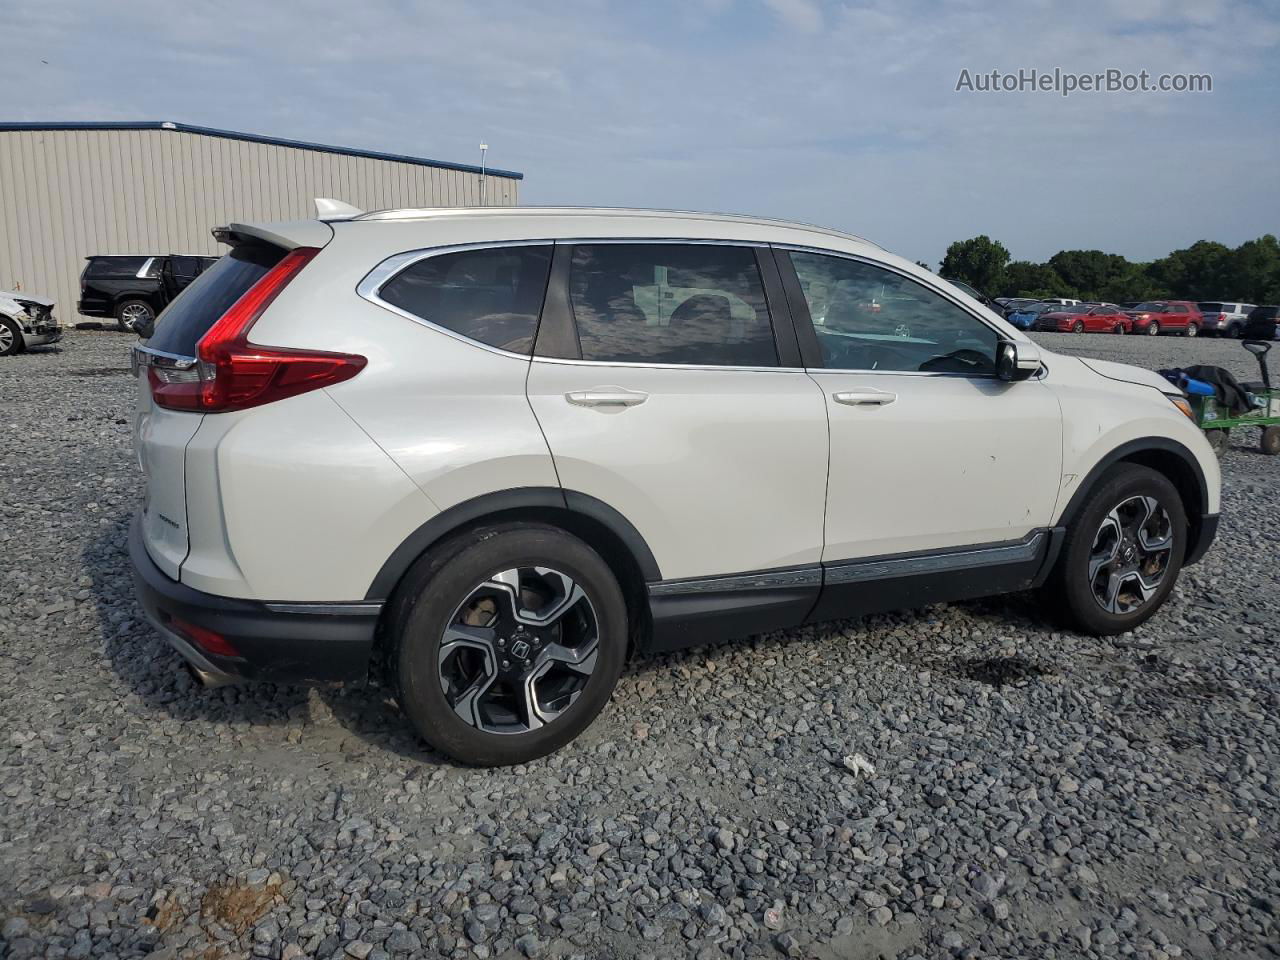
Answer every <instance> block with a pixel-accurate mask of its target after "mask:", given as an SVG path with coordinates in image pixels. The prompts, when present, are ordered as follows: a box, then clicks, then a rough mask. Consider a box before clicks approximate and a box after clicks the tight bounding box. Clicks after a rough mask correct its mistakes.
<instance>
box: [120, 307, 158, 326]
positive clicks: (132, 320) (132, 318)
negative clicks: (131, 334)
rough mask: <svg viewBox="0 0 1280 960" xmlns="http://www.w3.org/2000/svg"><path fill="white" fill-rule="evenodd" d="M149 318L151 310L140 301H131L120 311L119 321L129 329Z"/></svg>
mask: <svg viewBox="0 0 1280 960" xmlns="http://www.w3.org/2000/svg"><path fill="white" fill-rule="evenodd" d="M150 319H151V311H150V310H149V309H147V307H145V306H143V305H142V304H141V303H131V304H129V305H127V306H126V307H125V308H124V309H123V310H121V311H120V322H121V323H123V324H124V325H125V327H126V328H127V329H129V330H132V329H134V327H136V326H137V325H138V324H139V323H144V322H145V321H147V320H150Z"/></svg>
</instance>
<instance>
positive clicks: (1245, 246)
mask: <svg viewBox="0 0 1280 960" xmlns="http://www.w3.org/2000/svg"><path fill="white" fill-rule="evenodd" d="M1225 285H1226V290H1225V291H1223V292H1221V293H1215V294H1213V296H1215V297H1241V298H1242V299H1244V300H1248V301H1249V302H1251V303H1259V304H1261V303H1276V302H1277V301H1280V242H1277V241H1276V238H1275V236H1274V235H1273V234H1270V233H1268V234H1264V235H1263V236H1261V237H1259V238H1258V239H1257V240H1248V241H1246V242H1244V243H1242V244H1240V246H1238V247H1236V248H1235V249H1234V250H1233V251H1231V256H1230V259H1229V263H1228V266H1227V268H1226V284H1225Z"/></svg>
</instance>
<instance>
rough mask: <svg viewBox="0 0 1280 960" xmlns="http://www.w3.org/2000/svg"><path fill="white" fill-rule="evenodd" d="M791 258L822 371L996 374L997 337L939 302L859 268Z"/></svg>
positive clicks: (911, 283) (917, 287) (904, 281)
mask: <svg viewBox="0 0 1280 960" xmlns="http://www.w3.org/2000/svg"><path fill="white" fill-rule="evenodd" d="M790 256H791V263H792V265H793V266H794V267H795V271H796V275H797V276H798V277H799V280H800V287H801V289H802V290H803V291H804V296H805V301H806V303H807V304H808V306H809V316H810V318H811V320H812V321H813V326H814V330H815V331H816V332H817V335H818V344H819V346H820V348H821V350H822V361H823V366H824V367H826V368H828V369H833V370H885V371H912V372H917V371H919V372H925V373H959V374H965V375H969V376H992V375H994V374H995V369H996V366H995V361H996V347H997V343H998V341H999V337H998V335H997V334H996V331H995V330H993V329H992V328H991V327H988V326H987V325H986V324H985V323H982V322H981V321H980V320H978V319H977V318H976V317H974V316H973V315H972V314H970V313H969V312H968V311H966V310H964V309H962V308H961V307H959V306H957V305H956V304H954V303H952V302H951V301H950V300H948V299H946V298H945V297H943V296H942V295H941V294H938V293H935V292H934V291H932V290H930V289H929V288H928V287H926V286H924V285H923V284H920V283H917V282H916V281H915V280H912V279H910V278H909V277H906V276H903V275H902V274H899V273H894V272H893V271H891V270H886V269H884V268H882V267H877V266H873V265H872V264H869V263H864V262H862V261H860V260H850V259H848V258H845V257H837V256H829V255H827V254H818V253H799V252H793V253H792V254H791V255H790Z"/></svg>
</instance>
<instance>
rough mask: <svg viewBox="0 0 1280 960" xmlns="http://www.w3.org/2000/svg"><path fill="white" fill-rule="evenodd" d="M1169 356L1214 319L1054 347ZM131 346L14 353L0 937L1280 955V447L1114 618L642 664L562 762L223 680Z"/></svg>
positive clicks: (964, 608)
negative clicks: (171, 528) (163, 581)
mask: <svg viewBox="0 0 1280 960" xmlns="http://www.w3.org/2000/svg"><path fill="white" fill-rule="evenodd" d="M1043 339H1044V340H1045V341H1046V342H1051V343H1052V345H1053V346H1054V347H1065V348H1068V349H1072V350H1083V351H1086V352H1090V353H1094V354H1097V355H1102V356H1107V357H1113V358H1116V359H1124V360H1129V361H1132V362H1137V363H1141V364H1144V365H1147V366H1151V367H1159V366H1164V365H1169V364H1185V363H1188V362H1193V361H1195V360H1203V361H1206V362H1222V361H1224V360H1229V361H1231V366H1233V367H1234V368H1238V372H1239V373H1250V372H1251V371H1250V362H1249V359H1248V357H1246V356H1245V355H1244V353H1243V351H1241V350H1240V348H1239V346H1238V345H1236V344H1232V343H1226V342H1215V341H1208V340H1200V341H1186V340H1179V339H1165V338H1160V339H1158V340H1154V341H1151V340H1147V339H1145V338H1137V337H1131V338H1121V337H1104V336H1085V337H1070V336H1054V335H1047V336H1045V337H1044V338H1043ZM128 343H129V340H128V338H127V337H125V336H124V335H120V334H115V333H109V332H98V333H89V332H81V331H75V332H73V333H72V334H71V335H70V336H69V337H68V339H67V341H65V342H64V344H63V345H62V346H61V348H60V349H50V350H41V351H39V352H33V353H30V354H27V355H24V356H20V357H16V358H6V359H5V360H3V361H0V402H3V405H4V410H5V417H6V421H5V422H6V424H7V429H6V430H5V434H4V438H3V441H2V442H0V475H3V476H4V478H5V480H6V483H5V488H6V494H7V496H6V497H5V500H4V504H3V506H2V507H0V511H2V512H0V517H2V518H3V524H0V577H3V582H4V588H5V589H4V593H3V597H0V792H2V793H3V797H2V798H0V865H2V866H3V870H2V871H0V923H3V928H2V931H0V932H2V936H3V941H0V954H4V953H5V951H6V950H7V955H8V956H11V957H29V956H48V957H71V958H81V957H90V956H93V957H132V956H144V955H152V956H156V957H178V956H190V957H207V958H222V957H243V956H256V957H271V958H280V957H284V958H292V957H302V956H319V957H346V958H356V960H361V958H372V960H385V958H387V957H409V956H427V957H437V956H443V957H479V958H484V957H493V958H498V957H513V958H518V957H566V956H579V957H593V958H594V957H653V958H659V957H662V958H665V957H679V956H691V957H697V958H715V957H721V956H726V957H757V956H759V957H774V956H787V957H815V958H829V957H877V956H885V957H904V958H905V957H914V956H920V957H946V956H962V957H1015V956H1035V957H1077V956H1091V957H1092V956H1099V957H1111V956H1120V955H1132V956H1137V957H1143V958H1148V957H1149V958H1164V957H1208V956H1215V957H1257V956H1260V955H1265V954H1267V952H1268V951H1272V952H1273V953H1274V951H1275V949H1276V948H1275V944H1276V943H1277V942H1280V930H1278V928H1277V916H1276V914H1277V911H1280V857H1278V856H1277V836H1278V835H1280V818H1278V817H1277V799H1278V796H1280V756H1278V754H1277V742H1278V737H1277V732H1278V731H1277V717H1280V661H1278V659H1277V652H1276V649H1275V646H1274V644H1275V641H1276V639H1277V633H1278V632H1280V631H1278V629H1277V623H1278V620H1277V617H1278V615H1280V591H1278V590H1277V586H1278V584H1277V572H1278V571H1280V498H1277V495H1276V491H1277V489H1278V481H1280V472H1278V471H1280V462H1276V461H1273V460H1269V459H1266V458H1264V457H1262V456H1261V455H1259V454H1257V453H1255V452H1252V451H1251V450H1250V449H1248V448H1247V447H1246V446H1245V445H1244V444H1245V441H1246V439H1247V441H1248V443H1250V444H1251V443H1252V442H1253V438H1244V437H1241V446H1240V448H1238V449H1237V450H1235V451H1234V452H1233V453H1232V454H1231V455H1230V456H1229V457H1228V458H1227V460H1226V462H1225V473H1226V477H1225V510H1224V522H1223V526H1222V531H1221V534H1220V536H1219V540H1218V543H1217V545H1216V546H1215V547H1214V549H1213V551H1212V552H1211V553H1210V555H1209V556H1208V558H1207V559H1206V560H1205V562H1204V563H1202V564H1201V565H1200V566H1198V567H1196V568H1194V569H1192V570H1191V571H1189V572H1188V573H1187V575H1185V576H1184V578H1183V579H1182V580H1181V582H1180V585H1179V588H1178V590H1177V592H1176V594H1175V596H1174V598H1173V599H1172V600H1171V601H1170V603H1169V604H1168V605H1167V606H1166V607H1165V608H1164V610H1163V611H1162V612H1161V613H1160V614H1159V615H1158V616H1157V617H1156V618H1154V619H1153V620H1152V621H1151V622H1150V623H1149V624H1148V625H1146V626H1145V627H1143V628H1142V629H1141V630H1139V631H1137V632H1135V633H1133V634H1131V635H1127V636H1124V637H1120V638H1116V639H1113V640H1097V639H1092V638H1088V637H1082V636H1078V635H1075V634H1072V633H1059V632H1054V631H1053V630H1052V629H1051V628H1049V627H1046V626H1045V625H1044V624H1043V623H1042V622H1041V621H1040V620H1039V619H1038V618H1037V616H1036V612H1037V611H1036V609H1035V605H1034V601H1033V600H1032V599H1031V598H1028V597H1013V598H1007V599H1002V600H996V601H986V602H979V603H965V604H957V605H952V606H939V607H933V608H929V609H926V610H918V611H914V612H909V613H904V614H900V615H894V616H884V617H876V618H873V619H870V620H868V621H866V622H863V623H852V622H849V623H838V624H833V625H827V626H824V627H822V628H820V629H803V630H795V631H790V632H788V633H784V634H771V635H768V636H765V637H762V638H757V639H754V640H752V641H748V642H745V643H741V644H736V645H726V646H720V647H714V648H705V649H699V650H695V651H691V652H689V653H687V654H683V655H679V656H670V657H663V658H657V659H649V660H645V661H642V662H639V663H635V664H633V665H632V666H631V667H630V668H629V669H628V670H627V672H626V673H625V675H624V677H623V679H622V681H621V685H620V687H619V689H618V692H617V695H616V697H615V700H614V702H613V705H612V706H611V707H610V708H609V709H608V710H606V712H605V714H604V715H603V716H602V717H601V718H600V720H599V721H598V722H597V723H596V724H595V726H594V727H593V728H592V729H591V730H590V731H588V733H587V734H586V735H585V736H584V737H582V738H581V739H580V740H579V741H578V742H577V743H575V744H573V745H571V746H570V747H569V748H567V749H565V750H564V751H562V752H561V753H560V754H558V755H556V756H555V757H552V758H550V759H548V760H546V761H543V762H539V763H536V764H531V765H528V766H525V767H517V768H513V769H505V770H492V771H476V770H469V769H464V768H460V767H457V766H454V765H451V764H449V763H447V762H445V761H444V760H443V759H442V758H441V757H440V756H438V755H434V754H432V753H430V752H427V751H425V750H424V748H423V747H422V746H421V744H420V743H419V742H418V741H416V740H415V738H414V737H412V736H411V735H410V734H409V733H408V732H407V727H406V725H405V724H404V723H403V722H402V720H401V718H400V717H399V716H398V715H397V712H396V710H395V708H394V706H393V705H392V704H391V703H389V701H388V700H387V698H386V696H385V693H384V691H382V690H380V689H378V688H376V687H373V686H356V687H347V688H343V689H326V690H319V691H305V690H297V689H288V688H282V687H272V686H258V687H250V688H242V689H236V688H231V689H222V690H216V691H202V690H199V689H194V688H193V687H192V684H191V682H190V681H189V680H188V679H187V677H186V675H185V674H184V673H183V672H182V671H180V670H179V662H178V658H177V657H176V656H175V655H174V654H173V653H171V652H170V651H169V650H168V649H167V648H166V646H165V645H164V644H163V643H162V642H161V641H160V640H159V639H158V638H157V637H156V635H155V634H154V633H153V632H152V631H151V630H150V629H149V628H148V627H147V626H146V625H145V624H144V623H143V622H142V621H141V619H140V617H139V612H138V609H137V607H136V606H135V604H134V602H133V600H132V598H131V595H130V584H129V577H128V572H127V568H126V561H125V554H124V540H125V529H126V521H127V517H128V515H129V513H130V511H131V510H132V509H133V507H134V504H135V502H136V501H137V499H138V495H139V483H138V473H137V470H136V467H135V465H134V463H133V459H132V455H131V452H130V439H129V425H128V418H129V414H130V406H131V391H132V388H133V384H132V381H131V380H130V379H129V378H128V377H127V376H126V374H125V366H126V364H125V357H126V352H125V351H126V348H127V346H128Z"/></svg>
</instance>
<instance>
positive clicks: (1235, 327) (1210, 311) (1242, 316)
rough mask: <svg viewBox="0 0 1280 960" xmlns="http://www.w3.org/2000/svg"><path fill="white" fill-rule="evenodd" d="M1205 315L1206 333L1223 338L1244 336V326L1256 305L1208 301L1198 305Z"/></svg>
mask: <svg viewBox="0 0 1280 960" xmlns="http://www.w3.org/2000/svg"><path fill="white" fill-rule="evenodd" d="M1198 306H1199V307H1200V312H1201V313H1203V314H1204V332H1205V333H1216V334H1218V335H1219V336H1223V337H1235V338H1236V339H1237V340H1238V339H1240V337H1242V336H1244V324H1245V321H1246V320H1248V319H1249V313H1250V311H1251V310H1253V308H1254V306H1255V304H1252V303H1238V302H1227V303H1223V302H1220V301H1218V300H1206V301H1205V302H1203V303H1201V304H1198Z"/></svg>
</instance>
